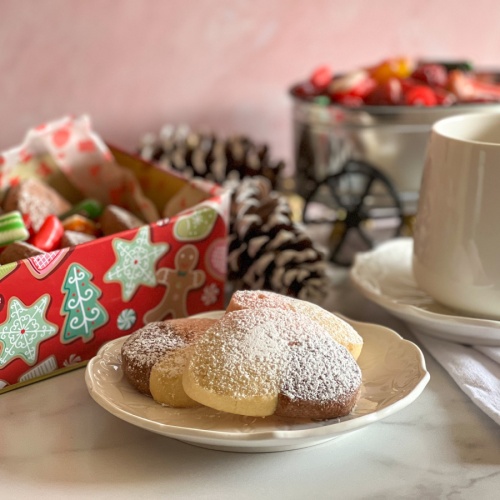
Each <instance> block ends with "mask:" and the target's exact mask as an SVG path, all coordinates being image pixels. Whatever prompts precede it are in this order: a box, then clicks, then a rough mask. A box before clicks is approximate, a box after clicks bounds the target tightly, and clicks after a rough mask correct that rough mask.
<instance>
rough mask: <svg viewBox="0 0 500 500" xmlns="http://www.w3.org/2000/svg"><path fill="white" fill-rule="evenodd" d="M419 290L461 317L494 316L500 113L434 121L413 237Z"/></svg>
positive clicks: (498, 295) (497, 313)
mask: <svg viewBox="0 0 500 500" xmlns="http://www.w3.org/2000/svg"><path fill="white" fill-rule="evenodd" d="M413 273H414V276H415V279H416V281H417V283H418V286H419V287H420V288H421V289H422V290H424V291H425V292H427V293H428V294H429V295H430V296H432V297H433V298H434V299H435V300H437V301H438V302H441V303H442V304H444V305H446V306H449V307H451V308H453V309H455V310H457V311H460V312H461V313H463V314H466V315H470V316H475V317H481V318H492V319H500V114H469V115H459V116H454V117H452V118H446V119H444V120H440V121H438V122H436V123H435V124H434V126H433V128H432V133H431V136H430V139H429V144H428V147H427V155H426V162H425V166H424V171H423V176H422V185H421V189H420V199H419V206H418V213H417V218H416V224H415V232H414V248H413Z"/></svg>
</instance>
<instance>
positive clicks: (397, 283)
mask: <svg viewBox="0 0 500 500" xmlns="http://www.w3.org/2000/svg"><path fill="white" fill-rule="evenodd" d="M412 252H413V239H412V238H398V239H395V240H390V241H387V242H385V243H383V244H382V245H380V246H379V247H377V248H375V249H374V250H371V251H369V252H364V253H360V254H357V255H356V257H355V260H354V265H353V267H352V268H351V278H352V281H353V282H354V284H355V285H356V286H357V288H358V289H359V290H360V291H361V293H363V295H365V296H366V297H367V298H368V299H370V300H372V301H373V302H375V303H377V304H378V305H380V306H382V307H383V308H385V309H387V310H388V311H389V312H391V313H392V314H394V316H397V317H399V318H401V319H402V320H404V321H405V322H407V323H408V325H409V326H410V327H411V328H415V330H416V331H418V332H419V333H423V334H428V335H432V336H433V337H439V338H441V339H445V340H449V341H452V342H458V343H462V344H474V345H488V346H500V321H495V320H489V319H481V318H471V317H468V316H465V315H461V314H460V313H459V312H457V311H453V310H451V309H449V308H447V307H445V306H443V305H441V304H439V303H437V302H435V301H434V299H433V298H432V297H430V296H429V295H427V294H426V293H425V292H424V291H422V290H421V289H419V288H418V286H417V284H416V282H415V280H414V278H413V274H412Z"/></svg>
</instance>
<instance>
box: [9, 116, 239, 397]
mask: <svg viewBox="0 0 500 500" xmlns="http://www.w3.org/2000/svg"><path fill="white" fill-rule="evenodd" d="M28 177H37V178H39V179H42V180H44V182H46V183H47V184H49V185H50V186H52V187H53V188H55V189H56V190H58V191H59V192H60V194H62V195H63V196H64V197H65V198H66V199H68V200H69V201H71V202H72V203H77V202H79V201H81V200H82V199H87V198H93V199H96V200H99V202H101V203H103V204H105V205H106V204H116V205H119V206H121V207H124V208H126V209H127V210H129V211H130V212H132V213H134V214H135V215H136V216H138V217H141V218H142V219H143V220H145V221H147V224H144V225H143V226H141V227H139V228H135V229H129V230H127V231H123V232H121V233H117V234H113V235H110V236H106V237H102V238H98V239H96V240H94V241H92V242H88V243H85V244H83V245H77V246H74V247H70V248H62V249H57V250H54V251H51V252H47V253H44V254H41V255H37V256H35V257H31V258H28V259H24V260H20V261H17V262H13V263H10V264H5V265H2V266H0V392H4V391H7V390H10V389H13V388H17V387H20V386H22V385H24V384H27V383H31V382H35V381H37V380H40V379H42V378H46V377H49V376H52V375H56V374H59V373H62V372H64V371H67V370H69V369H73V368H77V367H80V366H82V365H84V364H85V363H86V362H87V361H88V360H89V359H91V358H92V357H93V356H94V355H95V354H96V352H97V351H98V349H99V348H100V347H101V346H102V345H103V344H104V343H106V342H108V341H110V340H113V339H115V338H117V337H120V336H123V335H128V334H130V333H132V332H133V331H134V330H136V329H138V328H140V327H142V326H143V325H144V324H146V323H147V322H150V321H156V320H161V319H167V318H174V317H183V316H188V315H192V314H196V313H200V312H205V311H210V310H216V309H221V308H223V306H224V302H223V300H224V286H225V279H226V256H227V230H228V212H229V193H228V192H227V191H225V190H223V189H222V188H220V187H219V186H217V185H215V184H212V183H209V182H206V181H188V180H186V179H184V178H182V177H180V176H179V175H178V174H175V173H173V172H170V171H166V170H164V169H161V168H159V167H156V166H154V165H152V164H148V163H146V162H144V161H142V160H140V159H138V158H136V157H134V156H131V155H129V154H127V153H125V152H122V151H120V150H118V149H116V148H111V147H108V146H107V145H106V144H105V143H104V142H103V141H102V140H101V139H100V138H99V136H97V134H95V133H94V132H93V131H92V130H91V127H90V122H89V120H88V119H87V118H85V117H84V118H79V119H70V118H64V119H62V120H59V121H56V122H52V123H48V124H44V125H42V126H40V127H37V128H36V129H34V130H32V131H30V132H29V133H28V134H27V136H26V139H25V141H24V142H23V144H22V145H21V146H20V147H18V148H15V149H12V150H10V151H7V152H5V153H2V154H0V188H1V191H2V195H4V194H5V192H6V191H7V190H8V188H9V187H10V186H12V185H15V184H16V183H19V182H20V181H22V180H23V179H25V178H28ZM186 186H189V187H190V188H189V189H186ZM181 198H182V199H181ZM167 204H170V205H171V206H172V205H175V206H179V207H182V208H183V211H182V212H180V213H177V214H174V215H171V216H169V217H166V216H164V215H161V214H163V211H164V208H165V206H166V205H167ZM52 229H54V228H52Z"/></svg>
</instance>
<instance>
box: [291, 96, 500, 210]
mask: <svg viewBox="0 0 500 500" xmlns="http://www.w3.org/2000/svg"><path fill="white" fill-rule="evenodd" d="M290 93H291V96H292V100H293V125H294V149H295V151H294V157H295V184H296V186H295V189H296V191H297V192H298V194H300V195H301V196H303V197H305V198H307V196H309V194H310V193H311V192H312V191H313V190H314V189H315V187H317V186H318V185H319V184H320V183H322V182H323V181H324V180H325V179H326V178H327V177H328V176H330V175H332V174H335V173H336V172H338V170H339V168H341V166H342V165H343V164H344V162H345V161H346V160H347V159H357V160H363V161H365V162H367V163H369V164H371V165H372V166H373V167H375V168H376V169H379V170H380V171H382V172H383V173H384V174H385V176H386V177H387V178H388V179H389V181H390V182H391V183H392V185H393V187H394V188H395V190H396V192H397V193H399V196H400V201H401V203H402V205H403V207H404V211H405V212H406V213H410V214H411V213H415V210H416V201H417V199H418V191H419V189H420V181H421V176H422V170H423V163H424V157H425V151H426V145H427V141H428V138H429V133H430V130H431V127H432V125H433V123H434V122H436V121H437V120H439V119H441V118H445V117H448V116H452V115H457V114H463V113H477V112H485V113H486V112H487V113H495V112H496V113H500V103H499V104H464V105H454V106H450V107H411V106H363V107H359V108H348V107H344V106H340V105H334V104H330V105H324V104H320V103H316V102H311V101H307V100H305V99H303V98H300V97H298V96H297V95H295V94H294V88H292V89H291V91H290ZM351 188H353V186H352V185H351ZM353 189H355V186H354V188H353Z"/></svg>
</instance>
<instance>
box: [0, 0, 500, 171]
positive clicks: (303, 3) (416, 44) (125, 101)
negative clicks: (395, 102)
mask: <svg viewBox="0 0 500 500" xmlns="http://www.w3.org/2000/svg"><path fill="white" fill-rule="evenodd" d="M499 20H500V2H498V0H460V1H452V0H400V1H396V0H377V1H375V0H343V1H338V0H329V1H328V0H309V1H308V0H253V1H252V0H213V1H209V0H199V1H194V0H170V1H166V0H165V1H161V0H147V1H140V0H121V1H117V0H84V1H83V0H82V1H77V0H73V1H69V0H1V1H0V73H1V75H2V76H1V78H0V150H1V149H6V148H8V147H10V146H14V145H16V144H18V143H19V142H20V141H21V140H22V138H23V136H24V133H25V131H26V130H27V129H28V128H30V127H32V126H35V125H37V124H38V123H40V122H43V121H46V120H50V119H53V118H58V117H60V116H63V115H67V114H73V115H79V114H82V113H87V114H89V115H90V116H91V118H92V121H93V123H94V128H95V129H96V130H97V131H98V132H99V133H100V134H101V135H102V136H103V137H104V139H106V140H107V141H109V142H111V143H114V144H116V145H119V146H121V147H123V148H125V149H128V150H133V149H135V147H136V146H137V145H138V143H139V140H140V138H141V137H142V136H143V134H144V133H146V132H148V131H153V132H157V131H158V130H159V128H160V126H161V125H162V124H165V123H174V124H181V123H187V124H189V125H191V126H192V127H193V128H195V129H200V128H201V129H211V130H213V131H214V132H216V133H219V134H223V135H227V134H233V133H243V134H247V135H249V136H250V137H252V138H253V139H255V140H256V141H259V142H267V143H269V144H270V145H271V147H272V152H273V156H274V157H275V158H283V159H285V160H287V161H288V162H289V163H290V162H291V121H290V110H291V106H290V100H289V98H288V96H287V88H288V87H289V86H290V84H292V83H294V82H296V81H297V80H299V79H301V78H303V77H306V76H307V75H308V74H309V72H310V71H311V70H312V69H313V68H314V67H316V66H318V65H320V64H323V63H328V64H330V65H331V66H332V67H333V68H335V69H336V70H338V71H347V70H350V69H355V68H357V67H359V66H361V65H366V64H372V63H375V62H378V61H379V60H381V59H383V58H385V57H387V56H392V55H409V56H417V57H418V56H425V57H426V58H442V59H460V58H466V59H469V60H472V61H473V62H474V63H475V64H476V65H478V66H488V67H494V66H500V28H499V25H498V22H499Z"/></svg>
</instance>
